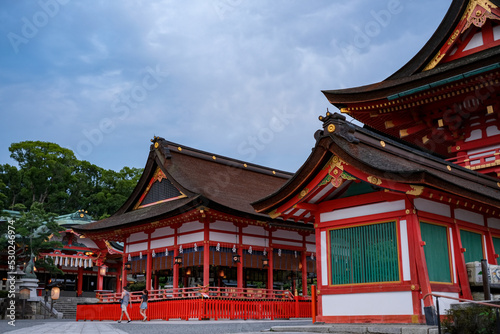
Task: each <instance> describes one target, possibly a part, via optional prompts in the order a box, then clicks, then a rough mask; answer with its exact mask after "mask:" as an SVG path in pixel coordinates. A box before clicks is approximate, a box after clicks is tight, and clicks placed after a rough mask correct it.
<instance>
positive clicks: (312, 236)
mask: <svg viewBox="0 0 500 334" xmlns="http://www.w3.org/2000/svg"><path fill="white" fill-rule="evenodd" d="M306 242H314V243H316V234H310V235H308V236H307V237H306Z"/></svg>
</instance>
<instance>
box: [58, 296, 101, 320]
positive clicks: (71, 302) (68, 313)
mask: <svg viewBox="0 0 500 334" xmlns="http://www.w3.org/2000/svg"><path fill="white" fill-rule="evenodd" d="M97 301H98V299H97V298H82V297H60V298H59V299H58V300H54V308H55V309H56V310H57V311H59V312H61V313H62V314H63V315H64V316H63V319H76V305H77V304H78V303H97Z"/></svg>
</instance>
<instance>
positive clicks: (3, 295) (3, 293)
mask: <svg viewBox="0 0 500 334" xmlns="http://www.w3.org/2000/svg"><path fill="white" fill-rule="evenodd" d="M8 295H9V291H7V290H0V298H7V296H8Z"/></svg>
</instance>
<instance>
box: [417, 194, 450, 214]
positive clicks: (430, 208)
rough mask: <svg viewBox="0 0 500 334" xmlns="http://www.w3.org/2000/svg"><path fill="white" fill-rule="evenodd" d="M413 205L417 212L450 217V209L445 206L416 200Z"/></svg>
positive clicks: (419, 199)
mask: <svg viewBox="0 0 500 334" xmlns="http://www.w3.org/2000/svg"><path fill="white" fill-rule="evenodd" d="M413 204H414V205H415V207H416V208H417V210H419V211H424V212H429V213H433V214H436V215H440V216H445V217H451V208H450V206H449V205H447V204H443V203H438V202H434V201H429V200H427V199H423V198H416V199H415V200H414V201H413Z"/></svg>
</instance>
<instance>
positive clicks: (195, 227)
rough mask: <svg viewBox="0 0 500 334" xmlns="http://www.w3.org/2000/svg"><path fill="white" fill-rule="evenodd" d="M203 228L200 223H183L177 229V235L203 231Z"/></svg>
mask: <svg viewBox="0 0 500 334" xmlns="http://www.w3.org/2000/svg"><path fill="white" fill-rule="evenodd" d="M203 228H204V226H203V224H202V223H200V222H190V223H184V224H182V226H181V227H179V229H178V231H179V233H184V232H191V231H199V230H203Z"/></svg>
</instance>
